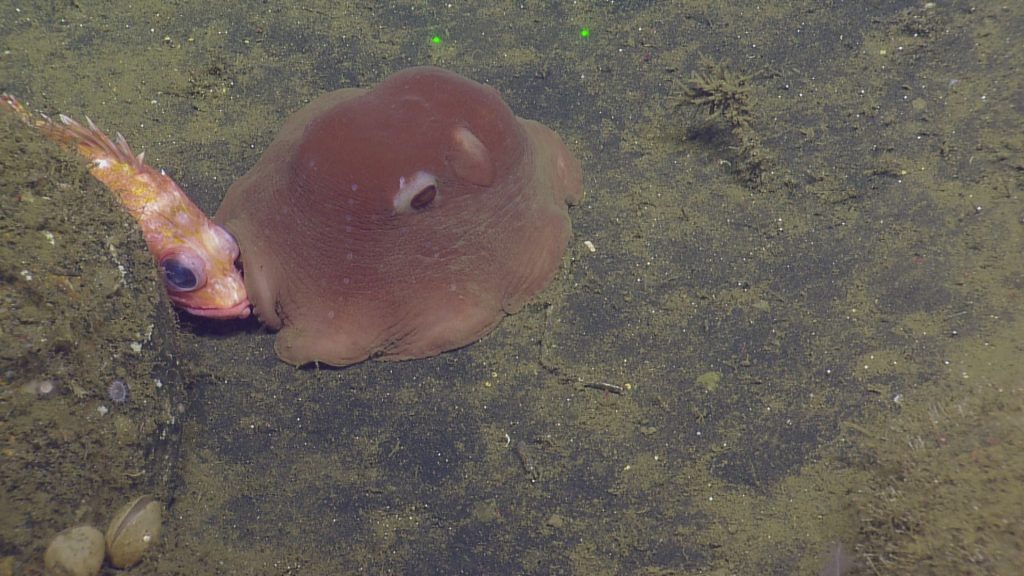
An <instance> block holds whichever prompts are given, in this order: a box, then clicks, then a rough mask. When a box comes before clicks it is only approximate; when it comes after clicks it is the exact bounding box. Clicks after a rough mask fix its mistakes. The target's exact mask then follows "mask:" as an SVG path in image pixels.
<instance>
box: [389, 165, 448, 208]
mask: <svg viewBox="0 0 1024 576" xmlns="http://www.w3.org/2000/svg"><path fill="white" fill-rule="evenodd" d="M438 196H439V194H438V191H437V178H436V177H434V175H433V174H431V173H429V172H423V171H420V172H417V173H415V174H413V175H412V176H411V177H409V178H406V177H404V176H403V177H401V178H399V179H398V193H397V194H395V197H394V199H393V202H394V207H395V214H412V213H416V212H419V211H421V210H424V209H425V208H427V207H428V206H430V205H431V204H433V203H434V201H436V200H437V198H438Z"/></svg>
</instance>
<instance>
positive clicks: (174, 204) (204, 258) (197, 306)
mask: <svg viewBox="0 0 1024 576" xmlns="http://www.w3.org/2000/svg"><path fill="white" fill-rule="evenodd" d="M0 107H4V108H7V109H9V110H11V111H13V112H14V113H15V114H17V115H18V117H20V118H21V120H22V121H23V122H25V123H26V124H28V125H30V126H33V127H35V128H37V129H38V130H39V131H40V132H42V133H43V134H44V135H46V136H47V137H49V138H50V139H51V140H54V141H56V142H58V143H59V144H61V145H63V146H66V147H68V148H73V149H75V150H77V151H78V153H79V154H81V155H82V156H83V157H85V158H86V159H87V160H89V172H90V173H92V175H93V176H94V177H95V178H96V179H97V180H99V181H100V182H102V183H103V184H105V185H106V186H107V188H109V189H110V190H111V191H113V192H114V193H115V194H117V197H118V199H119V200H120V201H121V204H122V205H123V206H124V207H125V209H127V210H128V212H129V213H130V214H131V215H132V217H133V218H134V219H135V221H136V222H138V224H139V226H140V227H141V228H142V233H143V237H144V238H145V240H146V245H147V246H148V247H149V251H150V252H151V253H152V254H153V257H154V258H155V260H156V263H157V266H158V268H159V270H160V273H161V275H162V277H163V281H164V285H165V287H166V289H167V294H168V295H169V296H170V299H171V302H173V303H174V305H175V306H178V307H179V308H182V309H184V310H186V311H188V312H190V313H192V314H195V315H196V316H205V317H209V318H225V319H226V318H246V317H248V316H249V314H250V311H251V306H250V304H249V298H248V296H247V294H246V289H245V283H244V282H243V281H242V271H241V269H240V267H239V265H238V256H239V250H238V243H237V242H236V241H235V239H234V237H232V236H231V234H230V233H228V231H227V230H225V229H224V228H222V227H220V226H218V225H217V224H215V223H214V222H213V221H212V220H211V219H210V218H209V217H207V216H206V215H205V214H204V213H203V212H202V211H201V210H200V209H199V207H197V206H196V205H195V204H194V203H193V202H192V201H191V200H189V198H188V196H186V195H185V193H184V192H182V190H181V188H179V187H178V185H177V184H176V183H175V182H174V180H172V179H171V177H170V176H168V175H167V174H165V173H164V171H163V170H155V169H154V168H152V167H150V166H149V165H147V164H146V163H145V162H144V161H143V154H139V155H135V154H133V153H132V151H131V148H129V147H128V142H126V141H125V139H124V137H123V136H121V134H117V137H116V138H114V139H113V140H111V139H110V137H108V136H107V135H106V134H104V133H103V132H102V131H101V130H100V129H99V128H97V127H96V125H95V124H93V123H92V121H91V120H89V119H88V118H86V123H85V125H82V124H81V123H79V122H77V121H75V120H73V119H71V118H69V117H67V116H65V115H63V114H61V115H60V116H58V117H57V118H58V120H54V119H53V118H50V117H49V116H46V115H39V116H34V115H33V114H31V113H30V112H29V111H28V110H27V109H26V108H25V106H23V105H22V104H21V102H18V100H17V99H15V98H14V96H11V95H9V94H3V95H0Z"/></svg>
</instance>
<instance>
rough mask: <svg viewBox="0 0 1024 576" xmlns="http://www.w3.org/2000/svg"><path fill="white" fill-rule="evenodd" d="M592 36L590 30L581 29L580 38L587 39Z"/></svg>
mask: <svg viewBox="0 0 1024 576" xmlns="http://www.w3.org/2000/svg"><path fill="white" fill-rule="evenodd" d="M589 36H590V28H580V38H587V37H589Z"/></svg>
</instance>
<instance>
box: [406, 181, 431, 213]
mask: <svg viewBox="0 0 1024 576" xmlns="http://www.w3.org/2000/svg"><path fill="white" fill-rule="evenodd" d="M435 196H437V186H434V185H433V184H431V185H430V186H427V187H426V188H424V189H423V190H420V191H419V192H417V193H416V195H415V196H413V197H412V200H411V201H410V202H409V206H411V207H412V209H413V210H423V209H424V208H426V207H427V206H430V203H431V202H433V201H434V197H435Z"/></svg>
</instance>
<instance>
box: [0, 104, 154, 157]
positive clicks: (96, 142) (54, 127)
mask: <svg viewBox="0 0 1024 576" xmlns="http://www.w3.org/2000/svg"><path fill="white" fill-rule="evenodd" d="M0 106H3V107H6V108H8V109H10V110H11V111H13V112H14V113H15V114H17V115H18V117H19V119H20V120H21V121H22V122H24V123H25V124H28V125H29V126H32V127H33V128H36V129H37V130H39V131H40V132H42V133H43V135H44V136H46V137H47V138H49V139H50V140H53V141H54V142H57V143H58V144H61V145H63V146H66V147H68V148H75V149H76V150H77V151H78V153H79V154H81V155H82V156H84V157H86V158H88V159H89V160H93V161H109V162H116V163H121V164H125V165H127V166H129V167H131V168H134V169H135V170H137V171H142V170H143V169H144V168H145V163H144V161H143V156H144V154H138V155H136V154H134V153H133V152H132V149H131V147H129V146H128V141H127V140H125V138H124V136H122V135H121V134H120V133H117V136H116V137H115V138H114V139H113V140H111V139H110V137H109V136H107V135H106V133H104V132H103V131H102V130H100V129H99V128H97V127H96V125H95V124H93V122H92V120H90V119H89V118H88V117H86V119H85V121H86V125H82V124H81V123H80V122H78V121H77V120H75V119H73V118H71V117H69V116H65V115H64V114H59V115H58V116H57V118H58V119H59V120H60V122H57V121H55V120H54V119H53V118H50V117H49V116H47V115H46V114H39V116H35V115H33V114H32V113H31V112H29V111H28V109H27V108H25V106H24V105H23V104H22V103H21V102H19V101H18V99H17V98H15V97H14V96H12V95H10V94H7V93H4V94H2V95H0Z"/></svg>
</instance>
